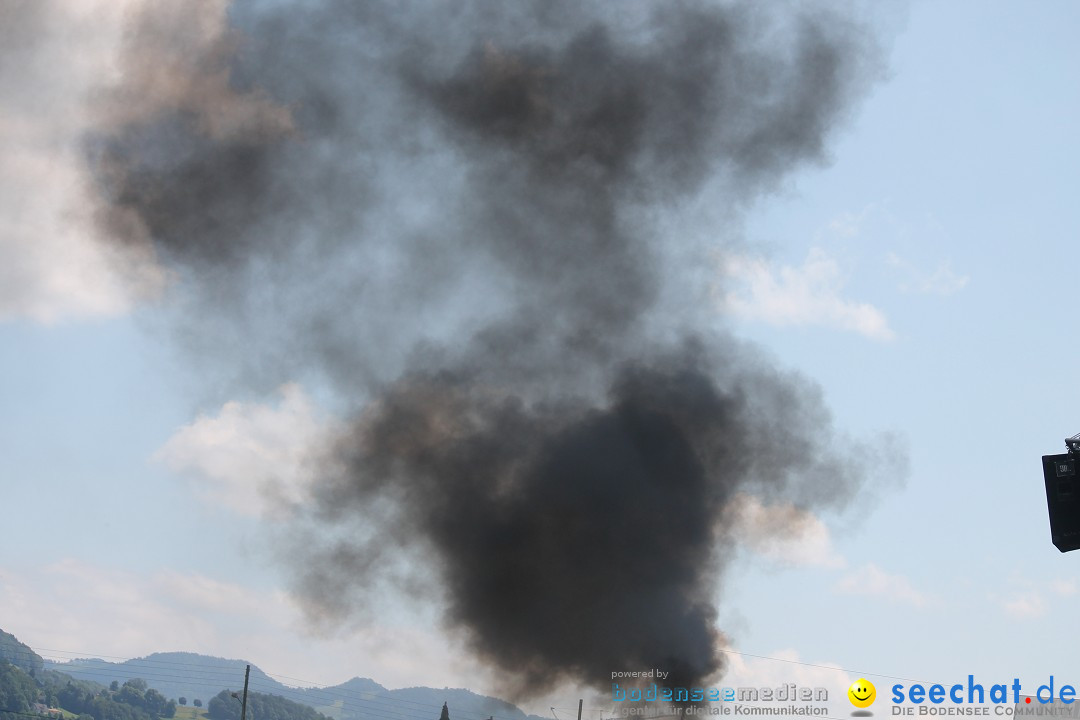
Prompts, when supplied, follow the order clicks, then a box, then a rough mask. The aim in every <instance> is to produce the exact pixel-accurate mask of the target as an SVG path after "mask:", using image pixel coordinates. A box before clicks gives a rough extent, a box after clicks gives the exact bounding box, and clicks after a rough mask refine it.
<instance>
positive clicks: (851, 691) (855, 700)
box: [847, 678, 877, 708]
mask: <svg viewBox="0 0 1080 720" xmlns="http://www.w3.org/2000/svg"><path fill="white" fill-rule="evenodd" d="M847 696H848V700H850V701H851V704H852V705H854V706H855V707H857V708H866V707H870V706H871V705H873V704H874V699H875V698H876V697H877V690H876V689H875V688H874V683H872V682H870V681H869V680H864V679H862V678H859V679H858V680H856V681H855V682H853V683H851V687H849V688H848V689H847Z"/></svg>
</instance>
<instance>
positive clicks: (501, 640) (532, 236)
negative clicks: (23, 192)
mask: <svg viewBox="0 0 1080 720" xmlns="http://www.w3.org/2000/svg"><path fill="white" fill-rule="evenodd" d="M202 5H204V6H205V7H203V8H202V15H201V17H202V18H203V20H202V21H200V22H199V23H193V22H192V21H191V20H190V17H189V15H190V13H189V14H188V15H185V13H187V12H188V11H186V10H185V11H169V10H167V9H161V8H155V9H153V11H148V12H146V13H144V15H143V16H142V17H140V19H139V20H138V21H137V23H136V25H135V26H134V27H133V32H132V33H131V36H130V41H129V42H130V45H129V48H128V57H129V59H130V63H131V72H130V73H129V75H128V81H127V84H126V85H125V86H123V87H120V88H115V89H114V90H113V92H112V95H111V96H110V97H108V98H107V100H108V102H107V106H108V108H109V110H108V111H107V112H105V116H106V117H107V118H108V120H107V122H106V123H105V125H104V127H105V129H104V130H103V131H102V132H101V133H100V134H99V135H98V136H96V137H94V138H91V139H90V140H88V145H87V146H88V154H89V157H90V158H91V161H92V163H93V167H94V168H95V172H96V174H97V178H98V181H99V184H100V186H101V188H102V193H103V197H104V198H105V201H106V202H105V203H104V205H103V208H102V210H101V217H102V220H103V222H104V223H105V224H106V225H107V226H108V227H109V228H110V229H111V232H112V235H113V237H116V238H118V240H119V241H120V242H122V243H125V244H127V245H129V246H132V247H139V248H141V249H142V250H143V251H144V252H145V249H146V247H148V246H149V247H152V248H153V250H154V252H155V253H156V254H157V256H158V257H159V258H160V259H161V262H163V263H164V264H165V265H166V266H167V267H169V268H171V269H172V270H173V271H174V272H175V274H176V276H177V278H178V283H177V288H178V289H177V291H176V292H177V295H178V297H179V298H180V299H181V303H180V305H181V306H182V307H183V308H186V309H187V310H188V311H189V314H188V316H187V320H182V322H183V326H184V328H185V330H186V331H187V332H186V334H187V335H188V336H189V337H192V338H195V339H197V340H198V342H199V349H200V352H201V353H204V354H208V355H213V356H215V357H217V358H219V359H220V358H229V359H231V360H234V361H239V363H240V365H239V366H240V367H241V368H242V373H243V375H244V377H245V379H246V380H247V381H248V382H250V383H254V384H255V385H261V384H264V383H279V382H282V381H284V380H288V379H294V378H297V377H303V378H308V379H313V381H314V382H327V383H329V384H330V386H331V387H333V388H335V389H336V392H337V394H338V395H339V396H345V397H348V398H350V400H349V401H347V402H348V405H349V406H350V407H349V410H350V411H351V412H352V413H353V417H354V421H353V423H352V426H351V428H350V429H349V431H348V432H346V433H344V434H343V435H342V436H341V437H338V438H337V439H336V441H335V442H334V444H333V447H332V449H331V450H330V451H328V452H327V453H326V455H325V456H324V457H323V460H322V463H321V465H320V466H319V467H318V478H319V479H318V480H317V481H316V483H315V486H314V492H313V502H312V505H311V507H309V508H301V509H300V510H299V511H298V512H299V515H300V516H301V517H302V518H308V519H310V520H312V521H313V522H314V523H316V524H317V525H316V526H317V527H318V528H319V530H318V532H314V533H308V534H305V537H306V538H307V540H308V541H310V542H312V543H313V544H312V545H310V546H305V547H304V548H302V549H296V550H295V552H294V553H293V556H294V557H296V558H298V560H297V567H298V572H297V575H298V577H299V578H300V583H299V589H300V592H301V595H302V596H303V597H304V598H305V599H306V601H307V602H308V607H309V609H310V610H311V612H312V613H313V614H314V615H323V616H331V617H339V616H342V615H345V614H348V612H349V611H350V608H351V605H352V603H354V602H362V598H363V596H364V594H363V593H362V592H361V591H360V588H362V587H369V586H371V585H373V584H377V583H378V581H379V580H380V579H385V578H387V577H396V576H397V575H398V572H399V569H400V567H401V565H402V562H401V561H402V560H403V559H409V560H410V561H416V560H417V558H424V560H422V561H421V564H422V565H423V567H425V568H426V569H427V570H429V571H431V573H433V575H434V576H435V577H437V578H438V580H439V582H440V587H441V589H442V592H441V598H440V599H441V601H442V602H443V603H444V605H445V618H446V622H447V623H448V625H449V626H450V627H451V628H454V629H456V630H459V631H462V632H463V633H464V635H465V637H466V639H467V642H468V645H469V647H470V648H471V649H472V650H473V651H474V652H475V653H476V654H477V655H478V656H479V657H480V658H482V659H483V660H484V661H486V662H488V663H489V664H490V665H491V666H492V667H494V668H497V669H498V670H499V671H500V672H502V673H503V674H504V675H505V677H506V679H507V681H508V685H509V687H510V689H511V690H512V691H514V692H516V693H518V694H519V695H520V694H529V693H538V692H541V691H544V690H546V689H549V688H551V687H552V686H553V685H555V684H557V683H559V682H561V681H562V680H565V679H571V680H576V681H579V682H584V683H589V684H595V685H598V686H601V687H602V686H603V685H604V683H605V682H606V681H607V680H608V679H609V678H610V673H611V672H612V671H613V670H623V669H639V668H647V667H658V668H663V669H666V670H670V671H671V672H672V673H673V674H672V677H671V678H670V682H672V683H673V684H674V683H686V684H691V683H696V682H700V681H701V680H703V679H704V678H706V677H708V676H710V675H713V674H715V673H716V672H717V671H718V670H720V669H721V668H722V661H721V657H720V654H719V653H718V650H717V644H718V639H719V638H720V632H719V630H718V629H717V628H716V626H715V618H716V609H715V605H714V603H715V600H716V596H717V593H718V591H719V580H720V577H721V571H722V570H723V567H724V564H725V561H726V559H727V558H728V557H729V556H730V549H731V546H732V543H733V541H735V540H736V539H737V538H734V537H733V533H732V530H731V526H732V523H731V520H732V513H733V512H735V511H734V510H733V509H732V508H733V507H734V505H733V498H735V496H736V494H737V493H746V492H748V493H753V494H758V495H764V496H765V497H767V498H773V499H778V500H783V501H785V502H792V503H795V504H796V505H798V506H800V507H811V506H813V507H821V506H822V505H830V504H832V505H842V504H843V503H844V502H845V501H846V500H847V498H849V497H850V495H851V494H852V493H853V492H854V490H855V488H856V487H857V486H858V484H859V483H860V482H861V481H862V479H863V476H864V467H863V464H862V463H861V462H860V459H861V458H864V455H865V448H864V447H862V446H859V447H854V446H841V443H839V442H838V440H837V438H835V437H834V435H833V434H832V432H831V430H830V428H829V421H828V413H827V412H826V411H825V410H824V408H823V407H822V405H821V403H820V400H819V398H818V396H817V394H816V392H815V391H814V389H813V388H812V387H810V386H808V385H806V384H805V383H803V382H802V381H799V380H797V379H793V378H791V377H785V376H783V375H781V374H779V373H777V372H776V371H774V370H771V369H770V368H769V367H768V366H767V364H764V363H762V362H761V360H760V358H759V357H758V356H756V355H753V354H752V353H750V352H749V351H746V350H745V349H743V348H740V347H739V346H738V345H737V344H735V343H734V342H732V341H731V340H729V339H727V338H726V336H724V335H723V334H722V333H720V332H719V331H717V330H716V329H715V327H714V325H715V324H716V323H717V319H716V318H715V317H714V316H713V315H712V313H709V312H702V311H701V309H700V307H701V306H702V305H703V304H705V303H707V302H708V295H707V292H706V290H705V288H703V287H702V286H700V285H699V284H698V283H695V282H692V281H691V278H692V277H694V274H693V273H692V272H691V270H692V269H693V268H689V267H687V266H685V265H684V264H683V263H684V262H685V258H686V257H687V256H688V253H687V252H686V247H685V243H684V242H683V241H682V239H681V238H679V237H670V236H666V235H664V234H663V233H661V231H660V229H661V228H662V227H663V221H664V219H665V218H666V217H667V214H668V213H670V212H672V211H673V210H676V209H679V208H680V207H683V206H684V204H685V203H687V202H688V201H690V200H692V199H694V198H695V197H697V196H698V194H699V193H700V192H702V190H703V188H707V189H708V192H709V193H710V194H709V195H708V198H709V202H711V203H713V204H715V205H716V206H718V207H720V208H721V209H722V210H723V211H724V213H725V214H727V215H728V216H733V215H735V214H737V211H738V210H739V209H740V208H741V207H743V206H744V205H745V204H746V203H747V202H748V201H750V200H752V199H753V198H754V197H755V196H756V195H757V194H759V193H761V192H764V191H767V190H769V189H770V188H771V187H773V186H774V185H775V183H776V182H777V181H778V180H780V179H781V178H782V177H783V176H784V174H785V173H787V172H788V171H790V170H791V169H792V168H794V167H797V166H798V165H799V164H801V163H805V162H815V161H819V160H821V158H822V152H823V144H824V141H825V140H826V136H827V134H828V131H829V130H830V128H831V127H832V126H833V125H834V124H835V123H836V121H837V119H838V118H840V117H841V116H842V115H843V114H844V112H845V111H846V109H847V107H848V101H849V100H850V99H851V97H852V96H853V95H854V94H856V93H857V91H859V90H860V89H861V88H862V86H863V85H864V83H865V79H866V73H867V69H868V68H867V66H866V62H865V58H864V54H865V51H866V48H865V47H864V46H863V44H862V42H861V41H860V35H859V34H858V33H857V32H856V31H855V30H854V29H852V27H851V26H850V25H849V24H848V23H846V22H845V21H843V20H842V19H841V18H838V17H835V16H832V15H828V16H826V15H820V14H813V13H811V12H808V11H804V12H802V13H800V14H798V16H792V17H789V18H784V19H777V18H771V17H768V16H766V15H765V14H764V13H763V12H761V11H760V10H756V9H754V8H753V7H750V6H741V5H731V4H716V3H705V2H700V3H699V2H677V3H664V4H659V3H657V4H653V3H633V2H617V3H596V4H592V5H583V4H581V3H575V2H565V3H564V2H549V1H544V2H526V3H507V2H501V1H496V0H492V1H491V2H473V3H429V2H419V3H401V2H390V3H380V2H354V1H353V0H349V1H347V2H345V1H342V2H332V1H330V0H324V1H323V2H303V3H300V2H297V3H295V4H294V3H290V2H278V1H275V2H256V1H254V0H253V1H251V2H237V3H235V4H234V5H232V6H231V7H230V8H229V14H228V18H229V23H230V25H229V26H226V25H225V24H224V20H222V25H221V26H220V27H217V26H215V25H214V23H213V22H208V21H206V20H205V19H206V18H207V17H215V15H214V12H213V11H214V10H215V9H216V4H215V3H214V2H212V1H211V0H204V1H203V2H202ZM195 14H196V15H197V13H195ZM220 17H222V18H224V16H220ZM716 234H717V235H718V236H726V235H727V234H728V233H727V231H725V230H724V229H718V230H717V232H716ZM714 250H715V248H714ZM690 255H692V253H690ZM703 318H706V319H707V320H708V323H707V324H706V323H703V322H702V319H703ZM298 522H303V521H302V520H301V521H298Z"/></svg>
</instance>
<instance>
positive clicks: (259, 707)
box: [206, 690, 330, 720]
mask: <svg viewBox="0 0 1080 720" xmlns="http://www.w3.org/2000/svg"><path fill="white" fill-rule="evenodd" d="M237 694H239V693H237ZM240 708H241V705H240V702H239V701H238V700H237V698H236V697H234V696H233V695H232V693H230V691H228V690H222V691H221V692H219V693H218V694H217V695H215V696H214V697H212V698H211V699H210V703H209V704H208V705H207V708H206V709H207V715H209V716H210V720H240ZM247 720H330V718H328V717H326V716H325V715H323V714H322V713H319V712H316V711H315V710H314V709H313V708H310V707H308V706H307V705H301V704H300V703H296V702H293V701H292V700H287V699H285V698H283V697H279V696H277V695H264V694H262V693H248V701H247Z"/></svg>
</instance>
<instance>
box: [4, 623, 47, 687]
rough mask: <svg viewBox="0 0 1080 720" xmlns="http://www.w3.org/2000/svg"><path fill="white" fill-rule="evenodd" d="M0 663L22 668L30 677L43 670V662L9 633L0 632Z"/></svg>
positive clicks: (28, 647)
mask: <svg viewBox="0 0 1080 720" xmlns="http://www.w3.org/2000/svg"><path fill="white" fill-rule="evenodd" d="M0 662H9V663H11V664H12V665H14V666H15V667H18V668H22V669H23V670H25V671H26V672H27V674H29V675H30V676H31V677H33V676H34V675H36V674H37V673H39V672H41V671H42V670H43V669H44V668H45V661H44V660H43V659H42V658H41V656H40V655H38V654H37V653H36V652H34V651H33V650H31V649H30V646H29V645H23V644H22V643H21V642H19V641H18V639H17V638H16V637H15V636H14V635H12V634H11V633H6V632H4V631H3V630H0Z"/></svg>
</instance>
